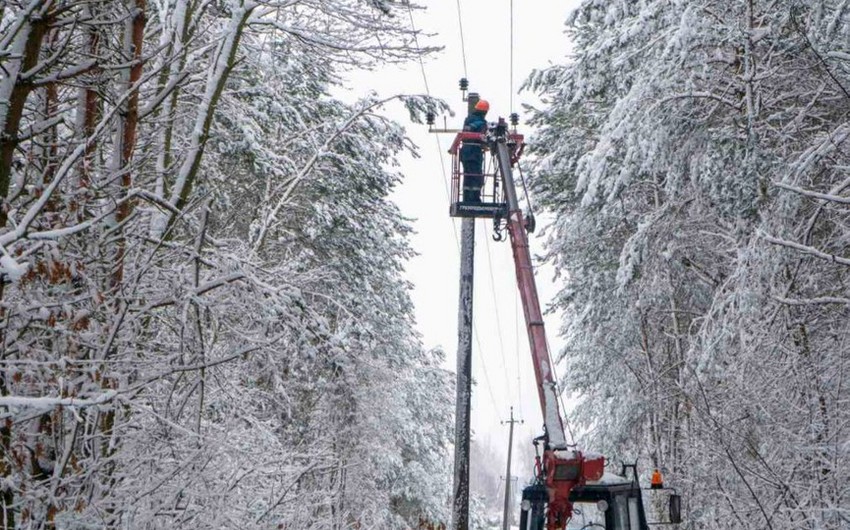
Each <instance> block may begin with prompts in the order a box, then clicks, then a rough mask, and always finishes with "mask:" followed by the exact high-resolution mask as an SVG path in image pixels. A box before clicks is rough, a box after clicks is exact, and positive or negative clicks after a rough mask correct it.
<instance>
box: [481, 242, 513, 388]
mask: <svg viewBox="0 0 850 530" xmlns="http://www.w3.org/2000/svg"><path fill="white" fill-rule="evenodd" d="M484 241H485V243H486V244H485V247H486V249H487V265H488V269H489V271H490V292H491V293H492V295H493V312H494V313H495V314H496V335H497V336H498V337H499V353H500V354H501V355H502V372H503V373H504V375H505V387H506V388H507V389H508V391H509V393H510V394H511V399H513V394H514V393H513V392H512V391H511V390H512V388H511V386H512V385H511V382H510V378H509V377H508V362H507V360H506V359H505V342H504V340H503V338H502V319H501V317H500V316H499V300H498V299H497V298H496V279H495V277H494V276H493V258H492V257H491V253H490V238H488V237H485V238H484ZM517 393H519V389H517Z"/></svg>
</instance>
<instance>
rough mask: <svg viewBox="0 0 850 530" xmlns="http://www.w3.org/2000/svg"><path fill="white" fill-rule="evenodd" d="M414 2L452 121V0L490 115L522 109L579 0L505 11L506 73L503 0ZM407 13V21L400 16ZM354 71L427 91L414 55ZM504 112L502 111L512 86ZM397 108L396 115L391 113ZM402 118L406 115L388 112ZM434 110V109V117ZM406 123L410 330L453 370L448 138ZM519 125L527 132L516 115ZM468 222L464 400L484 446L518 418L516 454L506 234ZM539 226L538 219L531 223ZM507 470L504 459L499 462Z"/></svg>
mask: <svg viewBox="0 0 850 530" xmlns="http://www.w3.org/2000/svg"><path fill="white" fill-rule="evenodd" d="M421 3H423V4H425V5H427V6H428V10H427V11H414V21H415V23H416V26H417V28H418V29H420V30H422V31H423V32H424V33H428V34H434V36H433V37H431V38H423V39H421V41H420V44H421V45H423V46H425V45H436V46H443V47H444V48H445V49H444V50H443V52H441V53H440V54H438V55H436V56H434V57H431V58H430V59H428V60H426V61H425V72H426V75H427V79H428V84H429V87H430V90H431V94H432V95H433V96H435V97H439V98H442V99H444V100H446V101H447V102H449V103H450V104H451V105H452V106H453V109H454V110H455V112H456V113H457V115H456V116H455V118H451V117H447V118H448V126H449V127H450V128H452V127H458V126H459V125H460V124H461V122H462V120H463V117H464V116H465V112H466V105H465V103H463V102H462V101H461V98H460V91H459V90H458V80H459V79H460V78H461V77H464V65H463V54H462V52H461V39H460V30H459V24H458V5H459V6H460V13H461V17H462V18H461V20H462V24H463V37H464V43H465V49H466V54H465V55H466V64H467V75H466V77H467V78H468V79H469V81H470V89H471V90H472V91H475V92H479V93H480V94H481V96H482V97H483V98H484V99H487V100H488V101H489V102H490V112H489V114H488V115H487V118H488V120H490V121H495V120H496V118H498V117H499V116H503V117H507V116H508V115H509V114H510V112H511V111H512V110H513V111H514V112H519V113H520V118H521V120H522V119H523V116H522V112H521V103H522V102H531V103H535V102H536V101H537V100H536V98H534V97H533V96H532V95H530V94H519V95H517V94H516V90H517V89H518V87H519V86H520V84H521V83H522V81H523V80H524V79H525V77H526V76H527V75H528V74H529V73H530V72H531V70H532V69H534V68H544V67H546V66H547V65H549V64H551V63H561V62H563V61H564V59H565V57H566V55H567V54H568V51H569V45H568V42H567V37H566V36H565V35H564V33H563V28H564V21H565V20H566V18H567V15H568V13H569V12H570V11H571V10H572V9H573V8H574V7H575V6H576V5H578V3H579V0H517V1H516V2H513V4H514V6H513V11H514V79H513V86H512V84H511V78H510V11H511V3H512V0H460V1H459V3H458V1H457V0H456V1H450V0H441V1H435V2H427V1H425V0H423V1H422V2H421ZM407 22H408V21H407V20H405V23H407ZM351 77H352V85H351V86H354V87H355V89H354V90H353V92H354V94H353V95H358V94H361V93H362V92H363V90H364V89H374V90H376V91H378V92H379V93H380V94H381V95H392V94H396V93H407V94H412V93H424V92H425V87H424V83H423V78H422V72H421V69H420V68H419V65H418V64H411V65H408V66H406V67H404V68H400V67H391V68H387V69H384V70H382V71H379V72H371V73H368V74H357V75H354V76H351ZM512 93H513V94H514V95H513V102H514V105H513V109H511V108H510V100H511V94H512ZM399 112H403V111H401V110H399ZM394 118H396V119H398V120H399V121H404V120H406V119H407V118H406V115H404V116H394ZM441 124H442V118H441V117H438V126H439V125H441ZM408 132H409V135H410V137H411V138H412V139H413V141H414V142H415V143H416V144H417V145H419V148H420V155H421V158H419V159H413V158H410V157H407V158H405V159H403V161H402V172H403V173H404V174H405V175H406V180H405V181H404V183H403V184H402V185H401V186H400V187H399V189H398V190H397V193H396V194H395V196H394V200H395V201H396V202H397V204H398V205H399V207H400V208H401V211H402V213H403V214H404V215H405V216H407V217H409V218H412V219H413V220H414V222H413V225H414V228H415V230H416V234H415V235H414V236H413V238H412V244H413V247H414V248H415V249H416V251H417V252H419V256H418V257H417V258H415V259H413V260H412V261H411V262H410V263H409V265H408V267H407V277H408V279H409V280H410V281H411V282H412V283H413V285H414V290H413V293H412V298H413V302H414V304H415V307H416V319H417V324H418V329H419V331H420V333H421V334H422V338H423V341H424V343H425V345H426V347H436V346H440V347H442V348H443V350H444V351H445V352H446V354H447V357H448V358H447V367H448V368H450V369H451V370H452V371H454V369H455V355H456V352H457V307H458V282H459V280H458V276H459V247H458V243H457V241H458V238H456V237H455V235H453V231H455V232H456V233H459V228H460V223H459V220H453V219H451V218H450V217H449V215H448V195H447V189H448V184H447V182H446V181H445V180H444V175H443V170H442V169H441V167H440V166H441V158H440V150H442V151H443V153H445V151H446V149H448V146H449V144H450V143H451V140H452V138H451V136H450V135H441V136H440V137H439V143H440V150H438V148H437V145H436V142H437V139H435V136H436V135H434V134H429V133H428V132H427V127H422V126H419V125H417V124H410V125H409V126H408ZM520 132H522V133H525V134H526V135H528V133H530V132H531V131H530V130H529V129H528V128H527V127H525V126H523V125H522V121H521V124H520ZM450 160H451V159H450V157H449V155H448V154H444V156H443V159H442V162H443V163H444V164H445V167H444V169H445V174H446V175H447V176H449V175H450V167H449V164H450ZM477 223H478V224H477V226H476V247H475V254H476V255H475V299H474V316H475V331H476V333H475V337H474V338H473V359H472V363H473V378H474V379H475V381H476V383H477V384H476V386H475V387H474V388H473V397H472V420H471V421H472V428H473V431H474V432H475V433H476V434H475V437H476V438H477V439H478V440H480V441H481V442H482V443H486V444H491V445H493V446H494V447H495V448H497V450H499V451H501V452H503V453H506V449H507V437H508V429H507V426H502V425H501V424H500V421H501V420H505V419H507V418H508V415H509V409H510V407H511V406H513V407H514V410H515V416H517V417H520V418H521V419H523V420H525V424H524V425H522V426H518V428H517V430H516V432H515V438H514V444H515V445H514V447H515V450H514V455H515V456H518V455H521V454H523V451H521V450H518V449H519V448H518V447H517V445H518V444H525V443H529V441H530V439H531V437H532V435H534V436H536V435H538V434H540V432H541V422H542V420H541V414H540V409H539V405H538V400H537V392H536V386H535V382H534V375H533V371H532V365H531V356H530V354H529V351H528V342H527V336H526V334H525V327H524V323H523V322H522V309H521V307H520V305H519V303H520V302H519V298H518V294H517V289H516V280H515V275H514V267H513V260H512V256H511V250H510V243H509V242H507V241H505V242H500V243H497V242H495V241H493V240H492V239H491V234H492V222H491V221H489V220H479V221H478V222H477ZM540 226H541V223H540V222H538V231H539V228H540ZM531 239H532V250H533V251H535V252H536V253H541V252H542V241H541V240H540V238H536V237H535V236H534V235H532V237H531ZM552 279H553V271H552V270H551V269H547V268H541V269H539V270H538V273H537V283H538V288H539V291H540V298H541V301H542V303H543V304H544V310H545V308H546V306H547V305H548V302H549V301H550V300H551V298H552V297H553V295H554V294H555V292H556V286H555V285H554V284H553V283H552ZM558 328H559V317H558V316H557V315H550V316H549V317H547V319H546V331H547V336H548V338H549V342H550V345H551V348H552V355H553V356H555V355H557V352H558V350H559V347H560V344H561V341H560V340H559V337H558V336H557V333H558ZM530 464H531V463H530V462H517V459H515V460H514V465H513V474H514V475H517V474H519V475H520V484H524V483H525V481H527V480H528V478H529V475H528V473H529V472H528V471H527V470H528V469H530ZM497 465H498V466H499V468H500V474H504V465H505V464H504V462H499V463H498V464H497Z"/></svg>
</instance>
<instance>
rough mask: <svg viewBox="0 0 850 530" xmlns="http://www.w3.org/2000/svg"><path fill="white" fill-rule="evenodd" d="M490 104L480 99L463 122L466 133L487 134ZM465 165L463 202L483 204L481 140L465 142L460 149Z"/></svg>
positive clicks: (462, 161)
mask: <svg viewBox="0 0 850 530" xmlns="http://www.w3.org/2000/svg"><path fill="white" fill-rule="evenodd" d="M488 110H490V104H489V103H487V101H486V100H483V99H480V100H478V103H476V104H475V109H474V110H473V111H472V113H471V114H470V115H469V116H467V117H466V120H464V122H463V131H464V132H475V133H485V132H487V120H486V119H485V116H487V111H488ZM460 162H461V164H463V202H481V187H482V186H483V185H484V146H483V145H482V143H481V141H479V140H464V141H463V145H462V146H461V148H460Z"/></svg>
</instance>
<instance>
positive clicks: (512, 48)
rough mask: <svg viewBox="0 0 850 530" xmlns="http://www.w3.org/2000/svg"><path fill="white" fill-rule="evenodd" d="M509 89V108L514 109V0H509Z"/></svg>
mask: <svg viewBox="0 0 850 530" xmlns="http://www.w3.org/2000/svg"><path fill="white" fill-rule="evenodd" d="M510 9H511V79H510V83H511V90H510V93H511V95H510V102H511V104H510V107H509V108H510V109H511V112H513V111H514V0H511V8H510Z"/></svg>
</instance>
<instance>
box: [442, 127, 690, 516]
mask: <svg viewBox="0 0 850 530" xmlns="http://www.w3.org/2000/svg"><path fill="white" fill-rule="evenodd" d="M517 122H518V119H517V118H516V115H512V116H511V124H512V128H511V129H509V128H508V125H507V123H506V122H505V120H504V119H501V118H500V119H499V121H498V122H497V123H495V124H491V126H490V127H489V130H488V132H486V133H483V134H482V133H471V132H463V131H460V132H458V133H457V135H456V137H455V140H454V142H453V143H452V145H451V148H450V149H449V153H450V154H452V155H453V163H452V194H451V195H452V197H451V206H450V215H452V216H453V217H475V218H492V219H493V220H494V227H495V229H496V232H497V234H501V233H502V232H503V231H504V228H505V227H506V228H507V232H508V234H509V236H510V242H511V248H512V251H513V259H514V265H515V269H516V281H517V287H518V289H519V294H520V298H521V300H522V307H523V312H524V317H525V325H526V330H527V333H528V340H529V345H530V350H531V357H532V362H533V365H534V375H535V380H536V383H537V393H538V398H539V401H540V409H541V411H542V414H543V434H542V435H541V436H539V437H538V438H537V439H535V441H534V443H535V446H536V447H537V448H538V453H537V455H538V456H537V457H536V462H535V476H534V478H533V480H532V481H531V483H530V484H529V485H528V486H527V487H525V488H524V489H523V491H522V503H521V506H520V530H544V528H545V529H546V530H564V529H565V528H568V529H573V528H575V529H594V530H599V529H604V530H648V528H649V525H650V524H677V523H679V522H681V497H680V496H679V495H676V494H675V493H673V494H669V521H665V522H661V523H648V522H647V517H646V514H645V510H644V504H643V497H642V488H641V486H640V483H639V479H638V471H637V466H636V464H632V465H623V466H622V468H621V470H620V473H612V472H608V471H606V469H605V460H606V459H605V457H604V456H602V455H599V454H595V453H590V452H582V451H580V450H579V449H578V448H577V447H576V446H574V445H571V444H568V443H567V439H566V436H565V432H564V424H563V421H562V419H561V413H560V407H559V395H558V390H557V385H556V376H555V370H554V366H553V365H552V361H551V356H550V354H549V347H548V344H547V341H546V335H545V330H544V324H543V315H542V312H541V309H540V300H539V299H538V295H537V286H536V283H535V279H534V270H533V265H532V261H531V253H530V250H529V245H528V234H527V231H529V230H533V217H525V216H524V215H523V212H522V210H521V208H520V206H519V198H518V196H517V187H516V184H515V181H514V177H513V172H512V168H513V167H514V166H515V165H516V163H517V162H518V160H519V158H520V156H521V155H522V151H523V148H524V142H523V136H522V135H520V134H518V133H517V132H516V124H517ZM431 123H432V120H430V121H429V124H431ZM470 140H471V141H474V142H476V143H480V144H481V145H485V146H487V147H488V149H489V151H490V154H491V156H492V158H493V163H492V164H491V166H493V167H494V168H495V171H493V172H492V173H491V174H486V175H485V177H486V180H485V187H484V189H483V192H482V197H481V201H480V202H479V201H475V202H464V201H463V200H462V198H463V194H462V191H461V190H462V180H463V175H462V173H463V172H462V169H461V164H460V163H459V161H458V151H459V148H460V146H461V145H462V144H463V142H464V141H470ZM541 448H542V455H540V452H539V450H540V449H541ZM629 472H630V473H629ZM629 474H630V475H631V476H629ZM652 482H653V483H652V488H651V489H655V490H657V489H668V490H669V489H670V488H663V485H662V484H661V480H660V474H657V471H656V474H654V476H653V481H652Z"/></svg>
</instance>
